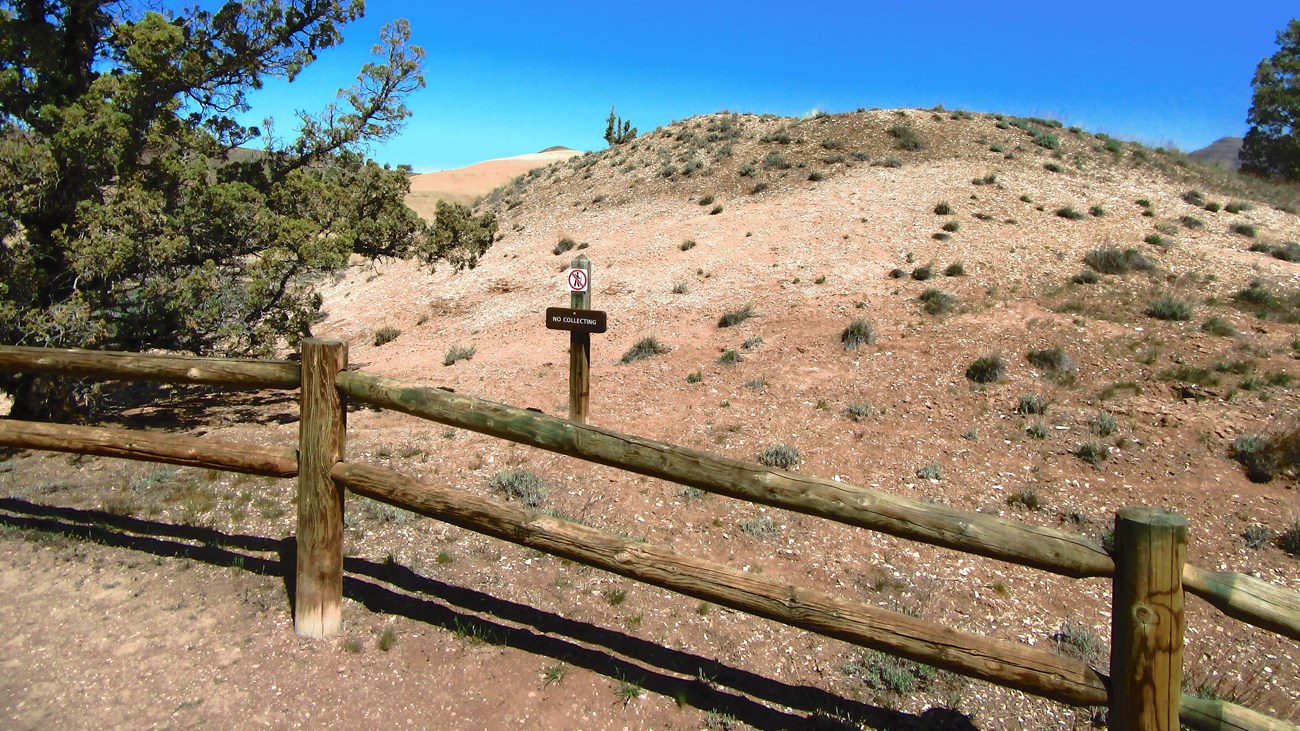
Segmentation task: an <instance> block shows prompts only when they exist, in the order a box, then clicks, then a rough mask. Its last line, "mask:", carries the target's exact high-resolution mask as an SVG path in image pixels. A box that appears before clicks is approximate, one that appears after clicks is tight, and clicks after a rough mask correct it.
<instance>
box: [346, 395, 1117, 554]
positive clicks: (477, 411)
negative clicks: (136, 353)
mask: <svg viewBox="0 0 1300 731" xmlns="http://www.w3.org/2000/svg"><path fill="white" fill-rule="evenodd" d="M338 385H339V388H340V389H341V390H342V391H344V392H345V393H347V394H348V396H351V397H352V398H354V399H356V400H357V401H361V402H364V403H368V404H372V405H374V406H381V407H385V408H390V409H394V410H396V411H402V412H405V413H408V414H412V415H414V416H419V417H423V418H426V419H432V420H433V421H437V422H439V423H443V424H448V425H451V426H457V427H460V428H462V429H469V430H471V431H476V432H482V433H484V434H489V435H491V436H495V437H501V438H503V439H509V440H510V441H513V442H518V443H520V444H527V445H529V446H533V447H538V448H541V449H546V450H549V451H552V452H558V453H560V454H565V455H568V456H570V457H578V458H580V459H584V460H587V461H589V462H596V463H598V464H603V465H608V466H612V467H618V468H620V469H624V470H627V471H629V472H636V473H639V474H643V475H648V476H650V477H658V478H660V479H664V480H669V481H672V482H677V483H681V484H683V485H690V486H692V487H697V488H700V489H702V490H708V491H709V492H715V493H718V494H720V495H726V496H728V497H733V498H739V499H741V500H747V501H750V502H756V503H763V504H765V505H772V506H775V507H779V508H785V509H787V510H793V511H796V512H800V513H807V514H809V515H816V516H820V517H823V518H828V519H830V520H834V521H837V522H840V523H846V524H848V525H854V526H858V527H861V528H869V529H871V530H875V531H879V532H881V533H888V534H890V535H894V536H898V537H900V538H909V539H912V540H916V541H921V542H922V543H929V544H931V545H936V546H943V547H945V548H953V549H956V550H959V551H964V552H966V553H975V554H979V555H981V556H988V557H990V558H996V559H1001V560H1003V561H1008V562H1011V563H1016V564H1021V565H1024V566H1032V567H1034V568H1037V569H1042V570H1044V571H1051V572H1053V573H1057V574H1063V575H1065V576H1071V577H1075V578H1082V577H1087V576H1110V575H1112V574H1114V573H1115V562H1114V560H1113V559H1111V557H1110V555H1108V554H1107V553H1106V550H1105V549H1104V548H1102V547H1101V546H1099V545H1097V544H1095V543H1093V542H1092V541H1089V540H1088V539H1086V538H1084V537H1082V536H1078V535H1075V534H1072V533H1066V532H1064V531H1058V530H1053V529H1051V528H1043V527H1039V526H1033V525H1027V524H1024V523H1018V522H1016V521H1012V520H1007V519H1005V518H999V517H996V516H990V515H981V514H979V513H971V512H967V511H963V510H957V509H954V508H948V507H945V506H942V505H933V504H931V503H925V502H921V501H920V500H912V499H909V498H905V497H898V496H896V495H890V494H889V493H886V492H881V491H878V490H870V489H867V488H862V487H855V486H853V485H848V484H845V483H840V482H835V481H833V480H826V479H821V478H817V477H808V476H805V475H799V474H795V473H793V472H786V471H784V470H778V469H771V468H766V467H762V466H760V465H755V464H749V463H746V462H741V461H739V460H735V459H729V458H727V457H719V456H717V455H712V454H708V453H707V452H701V451H697V450H694V449H686V448H684V447H678V446H675V445H672V444H668V443H666V442H659V441H655V440H651V439H642V438H640V437H634V436H629V435H627V434H620V433H618V432H615V431H609V430H606V429H601V428H599V427H594V426H588V425H585V424H575V423H573V422H570V421H567V420H565V419H559V418H556V417H554V416H547V415H545V414H539V413H537V412H534V411H529V410H527V409H520V408H516V407H513V406H506V405H504V404H498V403H494V402H491V401H486V400H483V399H478V398H473V397H471V396H461V395H459V394H454V393H450V392H448V391H444V390H441V389H437V388H430V387H425V386H416V385H412V384H408V383H403V382H401V381H397V380H394V379H391V378H385V377H384V376H378V375H375V374H373V373H367V372H365V371H347V372H344V373H340V374H338Z"/></svg>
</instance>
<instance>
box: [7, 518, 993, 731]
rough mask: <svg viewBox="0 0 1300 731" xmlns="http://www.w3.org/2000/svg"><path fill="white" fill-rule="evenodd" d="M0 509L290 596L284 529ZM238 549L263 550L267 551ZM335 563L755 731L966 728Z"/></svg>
mask: <svg viewBox="0 0 1300 731" xmlns="http://www.w3.org/2000/svg"><path fill="white" fill-rule="evenodd" d="M0 511H3V512H0V526H8V527H10V528H15V529H20V530H24V531H31V532H34V533H37V534H43V535H59V536H63V537H67V538H72V539H76V540H82V541H88V542H92V543H96V544H100V545H104V546H110V547H114V548H124V549H128V550H133V551H140V552H144V553H149V554H152V555H155V556H161V557H167V558H183V559H189V560H194V561H201V562H203V563H207V564H210V565H213V566H221V567H226V568H236V569H241V570H244V571H248V572H250V573H254V574H260V575H264V576H279V577H282V579H283V580H284V583H285V590H286V594H287V596H288V597H290V601H292V597H293V596H294V586H293V573H294V566H295V562H296V556H295V549H296V547H295V543H294V539H293V538H291V537H290V538H284V539H279V540H277V539H273V538H267V537H263V536H252V535H239V534H234V535H231V534H226V533H222V532H220V531H217V530H213V529H210V528H204V527H196V526H188V525H172V524H168V523H160V522H156V521H150V520H143V519H140V518H133V517H127V516H120V515H114V514H111V513H106V512H103V511H98V510H83V509H79V508H67V507H55V506H48V505H41V504H38V503H31V502H27V501H25V500H18V499H15V498H0ZM244 551H254V552H258V553H259V554H267V553H270V554H274V555H276V556H277V558H274V559H272V558H265V557H263V556H262V555H249V554H248V553H244ZM344 571H345V574H344V578H343V593H344V595H345V596H347V597H348V598H350V599H353V600H355V601H357V602H359V603H361V604H363V605H364V606H365V607H366V608H368V609H370V610H371V611H373V612H377V613H382V614H392V615H398V616H403V617H407V618H410V619H412V620H415V621H418V622H423V623H425V624H430V625H434V626H438V627H442V628H444V629H446V630H448V631H450V632H453V633H455V634H457V635H459V636H462V637H465V638H466V639H467V640H468V641H472V642H485V643H490V644H493V645H499V646H502V647H510V648H513V649H518V650H522V651H524V652H528V653H531V654H534V655H538V656H543V657H549V658H552V659H554V660H557V661H560V662H564V663H568V664H570V665H573V666H576V667H581V668H585V669H587V670H590V671H592V672H594V673H598V674H600V675H603V676H605V677H607V678H610V679H611V680H616V681H627V682H632V683H636V684H637V685H639V686H641V687H642V688H644V689H645V690H647V691H650V692H653V693H658V694H660V695H663V696H666V697H669V698H673V699H675V700H676V701H677V702H678V703H679V704H682V705H690V706H693V707H695V708H698V709H700V710H702V711H712V712H715V713H718V714H725V715H727V716H730V717H732V718H734V719H735V720H737V721H740V722H743V723H746V724H748V725H750V726H752V727H754V728H757V729H773V730H776V729H855V728H859V727H860V726H867V727H869V728H874V729H888V730H890V731H895V730H897V731H922V730H924V731H940V730H951V731H973V730H974V729H975V728H976V727H975V725H974V724H973V723H972V722H971V719H970V718H969V717H968V716H966V715H965V714H962V713H960V712H957V711H954V710H951V709H944V708H932V709H930V710H927V711H926V712H924V713H923V714H921V715H914V714H909V713H903V712H900V711H894V710H890V709H886V708H881V707H879V706H874V705H871V704H868V703H862V702H861V701H857V700H853V699H850V698H845V697H843V696H841V695H837V694H835V693H832V692H829V691H826V690H823V689H821V688H815V687H811V686H805V685H793V684H790V683H785V682H782V681H780V680H775V679H772V678H768V677H764V676H762V675H759V674H757V673H753V672H750V671H748V670H743V669H740V668H736V667H732V666H730V665H727V664H725V663H722V662H719V661H717V660H713V659H709V658H705V657H702V656H700V655H696V654H694V653H691V652H686V651H683V650H675V649H672V648H668V647H664V646H662V645H658V644H656V643H653V642H648V641H646V640H643V639H641V638H638V637H633V636H630V635H627V634H624V633H622V632H619V631H616V630H611V629H608V628H605V627H600V626H597V625H594V624H591V623H588V622H581V621H578V620H574V619H569V618H567V617H562V616H560V615H558V614H555V613H553V612H547V611H543V610H539V609H536V608H534V607H530V606H528V605H526V604H520V603H518V602H513V601H510V600H507V599H501V598H498V597H494V596H492V595H490V594H486V593H483V592H480V591H476V590H474V589H467V588H464V587H459V586H454V585H451V584H448V583H446V582H443V581H438V580H436V579H431V578H429V577H427V576H422V575H420V574H417V573H416V572H414V571H412V570H411V569H410V568H408V567H406V566H402V565H400V564H397V563H391V562H385V563H379V562H375V561H370V560H367V559H361V558H345V559H344ZM290 609H292V607H290ZM769 704H771V705H769Z"/></svg>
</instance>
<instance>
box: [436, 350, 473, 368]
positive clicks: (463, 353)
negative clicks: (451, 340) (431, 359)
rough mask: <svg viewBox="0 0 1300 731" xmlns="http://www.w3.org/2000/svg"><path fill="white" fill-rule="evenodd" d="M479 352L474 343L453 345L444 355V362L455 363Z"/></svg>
mask: <svg viewBox="0 0 1300 731" xmlns="http://www.w3.org/2000/svg"><path fill="white" fill-rule="evenodd" d="M475 352H477V350H476V349H475V347H474V346H473V345H453V346H451V347H450V348H448V349H447V352H446V353H444V354H443V356H442V364H443V365H445V366H449V365H454V364H455V363H456V361H458V360H469V359H470V358H473V357H474V353H475Z"/></svg>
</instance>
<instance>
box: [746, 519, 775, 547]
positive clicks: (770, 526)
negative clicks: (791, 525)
mask: <svg viewBox="0 0 1300 731" xmlns="http://www.w3.org/2000/svg"><path fill="white" fill-rule="evenodd" d="M740 532H741V533H744V534H745V535H747V536H753V537H754V538H757V539H758V540H760V541H766V540H771V539H773V538H776V537H777V536H779V535H781V531H780V529H778V528H777V526H776V521H774V520H772V518H771V517H770V516H767V515H764V516H762V517H759V518H749V519H747V520H742V521H740Z"/></svg>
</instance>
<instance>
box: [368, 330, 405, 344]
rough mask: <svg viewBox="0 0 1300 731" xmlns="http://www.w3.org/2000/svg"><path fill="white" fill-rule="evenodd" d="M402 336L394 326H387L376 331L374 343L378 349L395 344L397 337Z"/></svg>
mask: <svg viewBox="0 0 1300 731" xmlns="http://www.w3.org/2000/svg"><path fill="white" fill-rule="evenodd" d="M401 334H402V331H401V330H398V329H397V328H395V327H393V326H392V325H385V326H383V327H381V328H379V329H378V330H376V331H375V336H374V340H373V342H374V344H375V347H376V348H378V347H379V346H381V345H387V344H388V343H391V342H393V341H394V340H396V339H397V336H398V335H401Z"/></svg>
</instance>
